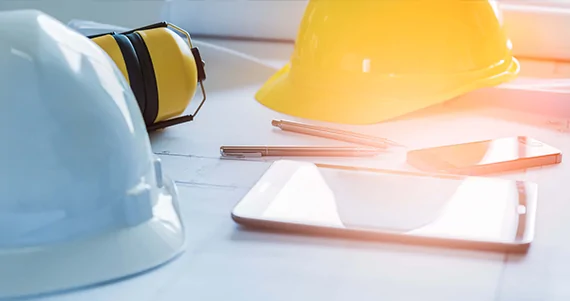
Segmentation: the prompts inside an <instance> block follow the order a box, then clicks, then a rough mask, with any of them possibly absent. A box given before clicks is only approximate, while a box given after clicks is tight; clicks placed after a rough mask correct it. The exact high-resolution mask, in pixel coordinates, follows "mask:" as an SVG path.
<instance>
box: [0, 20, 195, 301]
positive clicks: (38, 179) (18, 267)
mask: <svg viewBox="0 0 570 301" xmlns="http://www.w3.org/2000/svg"><path fill="white" fill-rule="evenodd" d="M0 111H1V112H2V114H3V116H2V118H0V141H2V146H1V147H0V196H1V197H0V299H2V298H11V297H18V296H29V295H37V294H44V293H53V292H58V291H62V290H69V289H77V288H80V287H84V286H92V285H96V284H98V283H103V282H109V281H113V280H117V279H120V278H122V277H125V276H130V275H133V274H136V273H140V272H143V271H146V270H149V269H151V268H155V267H157V266H159V265H161V264H163V263H166V262H167V261H169V260H171V259H173V258H174V257H175V256H176V255H178V254H179V253H180V252H181V250H182V249H183V247H184V241H185V240H184V238H185V236H184V227H183V225H182V223H181V220H180V216H179V211H178V205H177V204H178V203H177V202H178V200H177V192H176V187H175V186H174V183H172V181H170V180H168V179H167V178H163V175H162V171H161V165H160V161H159V160H158V159H157V158H156V157H155V156H154V154H153V153H152V151H151V148H150V142H149V138H148V134H147V132H146V128H145V125H144V122H143V119H142V116H141V113H140V110H139V108H138V105H137V102H136V100H135V97H134V95H133V93H132V91H131V90H130V88H129V85H128V83H127V82H126V79H125V78H124V77H123V76H122V75H121V73H120V71H119V70H118V67H116V65H114V63H113V61H112V60H111V59H110V58H109V56H108V55H107V54H106V53H105V52H104V51H103V50H102V49H100V48H99V47H98V46H97V45H96V44H94V43H93V42H91V40H89V39H88V38H86V37H84V36H82V35H80V34H79V33H77V32H75V31H73V30H71V29H70V28H68V27H66V26H65V25H63V24H62V23H60V22H59V21H57V20H55V19H54V18H52V17H50V16H48V15H46V14H43V13H42V12H39V11H34V10H22V11H4V12H0Z"/></svg>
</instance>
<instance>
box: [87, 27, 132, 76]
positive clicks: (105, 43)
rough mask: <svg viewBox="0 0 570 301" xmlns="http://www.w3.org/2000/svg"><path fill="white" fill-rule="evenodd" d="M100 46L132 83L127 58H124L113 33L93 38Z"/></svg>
mask: <svg viewBox="0 0 570 301" xmlns="http://www.w3.org/2000/svg"><path fill="white" fill-rule="evenodd" d="M92 41H93V42H95V43H96V44H97V45H99V47H101V48H102V49H103V50H105V52H106V53H107V54H108V55H109V56H110V57H111V59H112V60H113V61H114V62H115V64H116V65H117V67H119V70H120V71H121V73H122V74H123V76H124V77H125V79H126V80H127V82H128V83H129V84H130V79H129V73H128V72H127V66H126V65H125V59H124V58H123V54H122V53H121V49H120V48H119V45H117V42H116V41H115V38H113V36H112V35H104V36H100V37H96V38H93V39H92Z"/></svg>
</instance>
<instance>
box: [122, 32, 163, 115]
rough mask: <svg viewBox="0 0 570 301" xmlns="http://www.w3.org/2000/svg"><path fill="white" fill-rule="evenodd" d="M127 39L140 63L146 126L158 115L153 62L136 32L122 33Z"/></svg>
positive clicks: (157, 97)
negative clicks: (144, 96)
mask: <svg viewBox="0 0 570 301" xmlns="http://www.w3.org/2000/svg"><path fill="white" fill-rule="evenodd" d="M124 36H125V37H126V38H128V39H129V41H130V42H131V44H132V45H133V48H134V49H135V51H136V54H137V58H138V62H139V65H140V69H141V73H142V79H143V87H144V91H145V95H146V98H145V99H146V103H145V107H144V109H143V117H144V120H145V123H146V125H147V126H149V125H151V124H153V123H154V122H155V121H156V117H157V115H158V105H159V96H158V89H157V87H156V76H155V70H154V67H153V62H152V59H151V57H150V54H149V52H148V49H147V47H146V45H145V43H144V41H143V39H142V37H141V36H140V35H139V33H138V32H133V33H129V34H126V35H124Z"/></svg>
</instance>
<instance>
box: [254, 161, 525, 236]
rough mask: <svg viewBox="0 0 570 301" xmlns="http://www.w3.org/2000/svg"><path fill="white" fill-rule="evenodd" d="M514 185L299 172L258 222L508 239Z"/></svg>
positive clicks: (513, 223)
mask: <svg viewBox="0 0 570 301" xmlns="http://www.w3.org/2000/svg"><path fill="white" fill-rule="evenodd" d="M518 199H519V192H518V189H517V185H516V182H514V181H506V180H497V179H491V178H478V177H477V178H476V177H467V178H465V179H463V180H455V179H439V178H431V177H416V176H410V175H397V174H381V173H373V172H362V171H359V172H356V171H347V170H335V169H327V168H318V167H317V166H314V165H306V166H303V167H301V168H299V169H298V170H297V171H296V172H295V173H294V175H293V176H292V177H291V178H290V179H289V181H288V182H287V184H286V185H285V186H283V188H282V189H281V190H280V191H279V193H278V194H277V195H276V197H275V198H274V199H273V200H272V201H271V202H270V204H269V205H268V206H267V208H266V209H265V211H264V212H263V217H264V218H267V219H274V220H280V221H284V222H293V223H303V224H309V225H317V226H329V227H340V228H360V229H376V230H384V231H396V232H400V233H409V234H419V235H426V236H438V237H439V236H443V237H452V238H462V239H485V240H496V241H512V240H513V239H514V238H515V235H516V233H517V225H518V213H517V210H518V205H519V201H518Z"/></svg>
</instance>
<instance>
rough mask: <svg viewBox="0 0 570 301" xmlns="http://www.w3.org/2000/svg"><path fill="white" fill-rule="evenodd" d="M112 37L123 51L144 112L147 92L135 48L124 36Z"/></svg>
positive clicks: (131, 84)
mask: <svg viewBox="0 0 570 301" xmlns="http://www.w3.org/2000/svg"><path fill="white" fill-rule="evenodd" d="M112 37H113V38H114V39H115V41H116V42H117V45H118V46H119V49H120V50H121V53H122V55H123V60H124V62H125V66H126V68H127V74H128V76H129V83H130V86H131V89H132V90H133V94H134V95H135V98H136V99H137V102H138V104H139V108H140V109H141V111H143V112H144V110H145V107H146V103H147V101H146V91H145V88H144V80H143V73H142V70H141V65H140V63H139V59H138V58H137V53H136V51H135V48H134V46H133V45H132V44H131V42H130V41H129V39H128V38H127V37H125V36H124V35H122V34H113V35H112ZM143 115H144V114H143ZM145 123H146V119H145Z"/></svg>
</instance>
